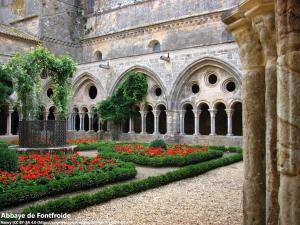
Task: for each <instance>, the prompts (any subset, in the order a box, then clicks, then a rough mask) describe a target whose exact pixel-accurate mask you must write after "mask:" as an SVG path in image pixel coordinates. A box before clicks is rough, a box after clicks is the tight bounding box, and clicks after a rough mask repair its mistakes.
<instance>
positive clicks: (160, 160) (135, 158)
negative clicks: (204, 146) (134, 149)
mask: <svg viewBox="0 0 300 225" xmlns="http://www.w3.org/2000/svg"><path fill="white" fill-rule="evenodd" d="M99 155H100V156H101V157H103V158H106V159H111V158H114V159H119V160H122V161H125V162H133V163H136V164H139V165H145V166H153V167H164V166H185V165H189V164H195V163H199V162H204V161H207V160H211V159H215V158H219V157H222V156H223V152H222V151H214V150H211V151H208V152H203V153H196V152H195V153H192V154H190V155H186V156H175V155H173V156H166V157H160V156H156V157H149V156H144V155H138V154H127V153H122V152H115V151H113V150H112V148H108V149H106V150H103V148H101V150H100V151H99Z"/></svg>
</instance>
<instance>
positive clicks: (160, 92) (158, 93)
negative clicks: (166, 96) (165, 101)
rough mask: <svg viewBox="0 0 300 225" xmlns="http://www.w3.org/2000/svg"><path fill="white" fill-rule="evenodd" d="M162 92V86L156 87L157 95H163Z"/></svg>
mask: <svg viewBox="0 0 300 225" xmlns="http://www.w3.org/2000/svg"><path fill="white" fill-rule="evenodd" d="M161 94H162V90H161V88H160V87H158V88H156V89H155V95H156V96H157V97H159V96H161Z"/></svg>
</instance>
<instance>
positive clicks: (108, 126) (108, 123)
mask: <svg viewBox="0 0 300 225" xmlns="http://www.w3.org/2000/svg"><path fill="white" fill-rule="evenodd" d="M106 127H107V128H106V129H107V132H110V122H109V121H107V125H106Z"/></svg>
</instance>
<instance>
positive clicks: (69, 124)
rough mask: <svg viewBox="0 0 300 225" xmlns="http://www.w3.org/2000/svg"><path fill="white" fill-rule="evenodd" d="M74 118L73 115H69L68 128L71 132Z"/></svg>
mask: <svg viewBox="0 0 300 225" xmlns="http://www.w3.org/2000/svg"><path fill="white" fill-rule="evenodd" d="M72 118H73V115H72V113H69V114H68V126H67V127H68V130H69V131H70V130H72Z"/></svg>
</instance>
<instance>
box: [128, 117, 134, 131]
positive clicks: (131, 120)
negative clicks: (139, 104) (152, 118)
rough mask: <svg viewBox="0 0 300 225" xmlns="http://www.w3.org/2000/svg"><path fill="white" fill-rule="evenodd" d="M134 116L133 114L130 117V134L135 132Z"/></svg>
mask: <svg viewBox="0 0 300 225" xmlns="http://www.w3.org/2000/svg"><path fill="white" fill-rule="evenodd" d="M133 122H134V121H133V118H132V116H130V117H129V131H128V134H133V133H134V124H133Z"/></svg>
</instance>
